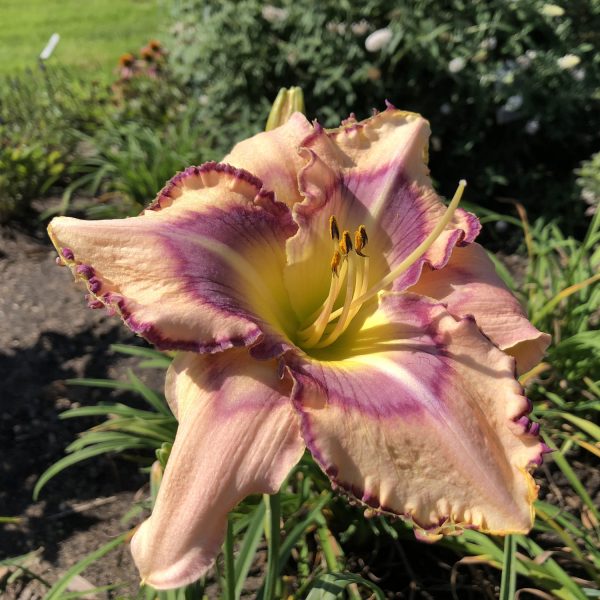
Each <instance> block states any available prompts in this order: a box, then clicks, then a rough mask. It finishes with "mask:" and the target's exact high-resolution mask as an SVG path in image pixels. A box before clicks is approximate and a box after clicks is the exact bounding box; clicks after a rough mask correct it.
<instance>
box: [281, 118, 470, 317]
mask: <svg viewBox="0 0 600 600" xmlns="http://www.w3.org/2000/svg"><path fill="white" fill-rule="evenodd" d="M428 137H429V124H428V123H427V121H426V120H425V119H423V118H422V117H421V116H420V115H417V114H415V113H407V112H402V111H398V110H395V109H392V108H389V109H388V110H386V111H384V112H382V113H379V114H377V115H375V116H374V117H371V118H370V119H367V120H366V121H362V122H360V123H358V122H356V121H355V120H353V119H349V120H348V121H346V122H345V123H344V124H343V125H342V126H341V127H340V128H338V129H334V130H331V131H326V130H323V129H322V128H319V129H317V130H316V131H315V133H313V134H311V135H310V136H308V137H307V138H306V139H305V140H304V141H303V143H302V147H301V152H302V153H303V155H304V156H305V158H306V161H307V162H306V166H305V167H304V168H303V170H302V171H301V172H300V175H299V183H300V190H301V192H302V194H303V195H304V196H305V200H304V201H303V202H302V203H299V204H296V205H295V206H294V207H293V211H294V219H295V220H296V222H297V223H298V225H299V230H298V233H297V234H296V235H295V236H294V237H293V238H291V239H289V240H288V242H287V253H288V263H289V265H290V266H289V267H288V269H287V270H286V285H287V287H288V289H289V291H290V297H291V299H292V302H293V303H294V302H295V305H294V308H295V310H296V312H297V314H299V315H301V316H304V315H306V314H307V313H310V312H312V310H314V309H315V304H316V305H317V306H318V304H319V303H320V301H321V300H322V298H323V297H324V294H325V295H326V293H327V287H328V283H329V277H330V270H329V259H330V257H331V253H332V250H331V240H329V239H328V237H327V231H328V220H329V217H330V216H331V215H332V214H333V215H335V216H336V218H337V221H338V224H339V226H340V228H341V229H348V230H349V231H350V232H351V233H353V232H354V231H355V230H356V229H357V228H358V226H359V225H365V227H366V229H367V232H368V235H369V247H368V250H367V254H368V255H369V257H370V263H371V273H372V281H373V282H376V281H378V280H379V279H381V278H382V277H383V276H384V275H386V274H387V273H388V272H389V271H390V270H391V269H393V268H394V267H395V266H396V265H397V264H399V263H400V262H401V261H402V260H403V259H405V258H406V257H407V256H408V255H409V254H410V253H411V252H412V251H413V250H414V249H415V248H416V247H417V246H418V245H419V244H420V243H421V242H422V241H423V240H424V239H425V238H426V237H427V236H428V234H429V233H430V232H431V230H432V229H433V228H434V227H435V225H436V224H437V222H438V221H439V220H440V219H441V217H442V215H443V214H444V212H445V206H444V204H443V203H442V202H441V201H440V199H439V197H438V196H437V194H436V193H435V191H434V190H433V188H432V187H431V181H430V179H429V170H428V169H427V166H426V160H427V140H428ZM479 229H480V225H479V221H478V220H477V218H476V217H475V216H474V215H471V214H470V213H467V212H466V211H464V210H462V209H458V210H457V211H456V213H455V214H454V218H453V220H452V221H451V222H450V224H449V225H448V226H447V228H446V229H445V230H444V231H443V232H442V234H441V235H440V236H439V238H438V239H437V240H436V242H435V243H434V244H433V245H432V246H431V248H429V250H428V251H427V252H426V253H425V255H424V256H423V257H422V258H421V259H420V260H417V261H416V262H415V263H414V264H413V265H412V267H410V268H409V269H408V270H407V271H406V272H405V273H404V274H403V275H401V276H400V277H399V278H398V279H397V280H396V281H395V283H394V290H398V291H400V290H403V289H406V287H408V286H409V285H412V284H413V283H415V282H416V281H417V279H418V277H419V274H420V271H421V268H422V265H423V263H424V262H427V263H429V264H431V265H433V266H434V267H435V268H441V267H442V266H443V265H444V264H446V262H447V261H448V259H449V257H450V253H451V252H452V248H453V247H454V246H455V245H456V244H459V243H468V242H471V241H472V240H473V239H475V237H476V236H477V234H478V233H479ZM298 281H301V282H302V284H301V285H302V287H303V288H304V289H310V290H318V291H317V292H316V293H314V294H312V295H311V296H310V297H308V298H307V297H306V295H302V294H300V288H299V285H298Z"/></svg>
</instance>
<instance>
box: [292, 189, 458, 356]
mask: <svg viewBox="0 0 600 600" xmlns="http://www.w3.org/2000/svg"><path fill="white" fill-rule="evenodd" d="M466 185H467V182H466V181H465V180H464V179H461V181H460V182H459V184H458V188H457V190H456V192H455V194H454V196H453V198H452V200H451V201H450V204H449V205H448V207H447V209H446V212H445V213H444V214H443V216H442V218H441V219H440V220H439V221H438V222H437V223H436V225H435V227H434V228H433V230H432V231H431V232H430V233H429V235H428V236H427V237H426V238H425V239H424V240H423V241H422V242H421V243H420V244H419V245H418V246H417V247H416V248H414V250H413V251H412V252H410V253H409V255H408V256H407V257H406V258H404V260H402V261H401V262H400V263H399V264H398V265H396V266H395V267H394V268H393V269H391V270H390V271H388V272H387V273H386V274H385V275H384V276H383V277H381V278H380V279H378V280H377V281H374V282H371V281H370V278H369V256H368V255H366V254H365V253H364V252H363V250H364V249H365V248H366V246H367V244H368V243H369V236H368V234H367V229H366V227H365V226H364V225H359V226H358V227H357V229H356V230H355V232H354V236H352V235H351V234H350V231H349V230H347V229H344V230H343V233H341V234H340V229H339V227H338V221H337V219H336V217H335V216H334V215H332V216H331V217H330V218H329V237H330V238H331V243H332V251H333V256H332V258H331V281H330V285H329V293H328V295H327V297H326V298H325V300H324V301H323V303H322V304H321V306H320V307H319V308H318V309H317V310H316V311H314V312H313V313H312V314H311V315H310V316H309V317H308V319H307V320H306V321H307V323H308V324H305V326H304V328H303V329H301V330H300V331H299V332H298V343H299V346H301V347H302V348H304V349H306V350H308V349H313V348H326V347H327V346H330V345H331V344H333V343H334V342H335V341H336V340H337V339H338V338H339V337H340V336H341V335H342V334H343V333H344V332H345V331H346V329H347V328H348V325H349V324H350V323H351V322H352V320H353V319H354V317H355V316H356V315H357V314H358V312H359V311H360V309H361V308H362V307H363V305H364V304H365V302H367V301H368V300H370V299H371V298H373V297H374V296H376V295H377V294H378V293H379V292H380V291H382V290H383V289H385V288H387V287H388V286H389V285H391V284H392V283H393V282H394V280H395V279H397V278H398V277H400V276H401V275H402V274H403V273H405V272H406V271H407V270H408V269H409V268H410V267H411V266H412V265H413V264H414V263H415V262H417V261H418V260H419V259H420V258H421V257H422V256H423V255H424V254H425V252H427V250H429V248H430V247H431V246H432V245H433V243H434V242H435V241H436V240H437V239H438V237H439V236H440V234H441V233H442V231H444V229H445V228H446V226H447V225H448V224H449V223H450V221H451V220H452V217H453V216H454V212H455V211H456V209H457V207H458V204H459V202H460V200H461V198H462V194H463V192H464V189H465V187H466ZM336 304H337V306H338V307H337V308H335V309H334V307H335V306H336Z"/></svg>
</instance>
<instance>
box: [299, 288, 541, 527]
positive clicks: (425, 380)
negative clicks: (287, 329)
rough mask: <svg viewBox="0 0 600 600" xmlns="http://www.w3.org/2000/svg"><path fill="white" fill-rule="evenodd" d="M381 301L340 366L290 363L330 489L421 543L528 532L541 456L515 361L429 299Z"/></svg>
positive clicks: (308, 436) (311, 444)
mask: <svg viewBox="0 0 600 600" xmlns="http://www.w3.org/2000/svg"><path fill="white" fill-rule="evenodd" d="M380 302H381V305H380V308H379V310H378V311H377V312H376V313H375V314H374V315H373V316H372V317H370V318H369V319H367V321H366V322H365V324H364V325H363V327H362V329H361V330H360V332H358V333H357V334H355V336H354V338H353V339H347V341H346V346H345V348H343V349H338V350H337V353H338V358H337V359H335V360H329V361H320V362H319V361H316V360H313V359H311V358H308V357H306V356H296V357H295V358H291V359H289V366H290V369H291V372H292V375H293V377H294V379H295V380H296V386H295V388H294V392H293V395H292V398H293V400H294V402H295V405H296V407H297V409H298V410H299V412H300V414H301V417H302V422H301V427H302V432H303V435H304V439H305V441H306V444H307V446H308V448H309V449H310V450H311V452H312V454H313V456H314V457H315V459H316V460H317V462H318V463H319V464H320V466H321V467H322V468H323V470H324V471H325V472H326V473H327V474H328V475H329V476H330V478H331V479H332V481H333V482H334V483H336V484H337V485H339V486H341V487H342V488H343V489H345V490H346V491H348V492H349V493H351V494H352V495H354V496H355V497H356V498H358V499H359V500H361V501H362V502H364V503H365V504H367V505H369V506H371V507H374V508H375V509H379V510H382V511H386V512H390V513H394V514H398V515H404V516H406V517H408V518H411V519H412V520H413V522H414V523H415V525H416V526H417V527H418V528H419V529H420V531H421V534H427V535H429V536H436V535H439V534H449V533H453V532H455V531H457V530H458V531H460V530H461V529H462V528H467V527H469V528H479V529H482V530H485V531H491V532H495V533H507V532H525V531H527V530H528V529H529V528H530V527H531V525H532V520H533V508H532V502H533V500H534V499H535V497H536V495H537V487H536V486H535V484H534V481H533V479H532V477H531V475H530V474H529V472H528V469H529V468H530V467H531V466H533V465H535V464H538V463H539V461H540V456H541V453H542V452H543V446H542V445H541V443H540V441H539V439H538V438H537V437H536V435H535V434H536V433H537V428H536V427H532V426H531V422H530V421H529V420H528V419H527V418H526V417H525V415H526V414H527V413H528V412H529V410H530V405H529V401H528V400H527V399H526V398H525V397H524V396H523V395H522V389H521V387H520V386H519V385H518V383H517V382H516V380H515V379H514V361H513V359H512V358H510V357H508V356H507V355H506V354H504V353H503V352H501V351H500V350H498V349H497V348H496V347H495V346H494V345H493V344H491V343H490V342H489V340H488V339H487V338H486V337H485V336H483V335H482V334H481V333H480V331H479V330H478V328H477V327H476V325H475V323H474V322H473V320H472V319H463V320H460V321H457V320H456V319H455V318H454V317H453V316H452V315H451V314H450V313H448V312H447V311H446V309H445V308H444V307H443V305H440V304H436V303H434V301H432V300H430V299H427V298H423V297H420V296H417V295H413V294H407V293H402V294H399V293H393V292H389V293H384V294H382V295H381V296H380ZM341 352H345V353H346V356H343V355H342V354H341Z"/></svg>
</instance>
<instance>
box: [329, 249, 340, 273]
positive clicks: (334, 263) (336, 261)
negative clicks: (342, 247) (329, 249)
mask: <svg viewBox="0 0 600 600" xmlns="http://www.w3.org/2000/svg"><path fill="white" fill-rule="evenodd" d="M341 262H342V255H341V254H340V251H339V250H336V251H335V252H334V253H333V257H332V258H331V272H332V273H333V274H334V275H335V276H336V277H337V276H338V274H339V271H338V269H339V267H340V263H341Z"/></svg>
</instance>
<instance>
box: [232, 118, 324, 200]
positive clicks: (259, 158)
mask: <svg viewBox="0 0 600 600" xmlns="http://www.w3.org/2000/svg"><path fill="white" fill-rule="evenodd" d="M312 131H313V128H312V125H311V124H310V123H309V122H308V121H307V120H306V117H305V116H304V115H302V114H301V113H294V114H293V115H292V116H291V117H290V119H289V120H288V121H287V122H286V123H285V124H284V125H281V126H280V127H277V128H276V129H272V130H271V131H267V132H263V133H259V134H257V135H255V136H253V137H251V138H249V139H247V140H243V141H241V142H239V143H238V144H236V145H235V146H234V148H233V150H232V151H231V152H230V153H229V154H228V155H227V156H226V157H225V158H224V159H223V162H225V163H228V164H230V165H233V166H235V167H240V168H242V169H246V170H247V171H250V172H251V173H254V174H255V175H256V176H257V177H260V179H261V180H262V182H263V184H264V186H265V188H266V189H268V190H269V191H272V192H274V193H275V198H276V199H277V200H278V201H279V202H285V204H287V205H288V206H292V205H293V204H294V203H295V202H300V201H301V200H302V196H301V195H300V192H299V191H298V171H300V169H301V167H302V166H303V164H304V160H303V159H302V158H301V157H300V155H299V154H298V147H299V146H300V142H301V141H302V140H303V139H304V138H306V136H307V135H309V134H310V133H312Z"/></svg>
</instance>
